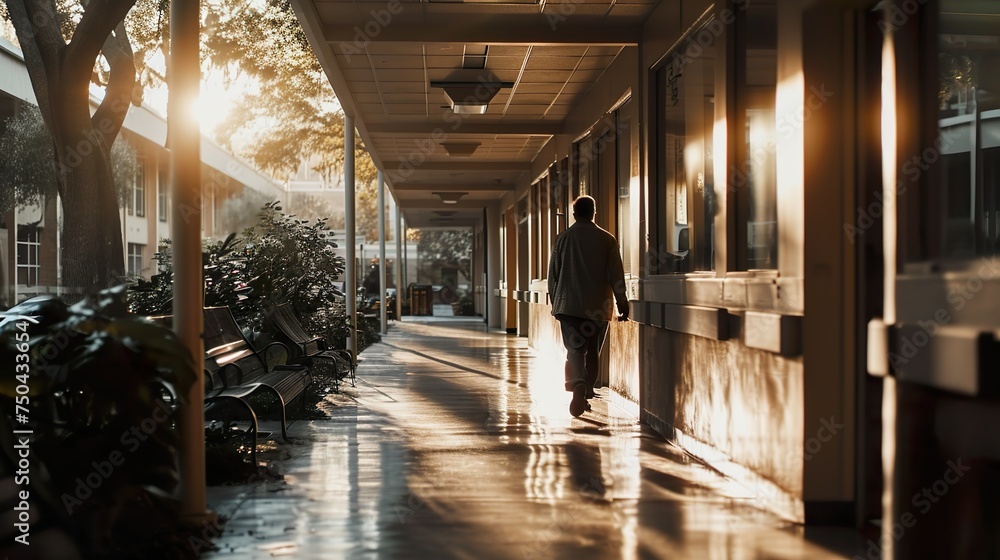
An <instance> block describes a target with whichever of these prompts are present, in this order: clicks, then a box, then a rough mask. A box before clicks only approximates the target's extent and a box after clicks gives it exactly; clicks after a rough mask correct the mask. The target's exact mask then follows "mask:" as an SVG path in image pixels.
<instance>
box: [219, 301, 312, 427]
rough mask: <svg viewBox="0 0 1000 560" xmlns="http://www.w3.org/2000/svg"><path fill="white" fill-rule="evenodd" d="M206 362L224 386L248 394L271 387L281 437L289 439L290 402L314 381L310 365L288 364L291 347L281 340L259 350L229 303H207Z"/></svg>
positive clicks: (234, 391) (247, 395)
mask: <svg viewBox="0 0 1000 560" xmlns="http://www.w3.org/2000/svg"><path fill="white" fill-rule="evenodd" d="M204 321H205V325H204V338H205V364H206V369H207V370H209V371H212V372H214V374H215V378H216V379H217V380H218V381H219V382H220V383H221V386H222V387H223V388H225V389H227V390H230V391H232V392H233V394H235V393H237V392H241V391H242V392H245V396H244V397H241V398H244V399H245V398H246V397H249V395H251V394H253V393H255V392H257V391H268V392H270V393H272V394H273V395H274V396H275V397H277V400H278V403H279V408H280V420H281V437H282V438H283V439H285V440H286V441H287V440H288V432H287V414H286V408H287V404H288V403H290V402H291V401H292V400H294V399H295V398H296V397H298V396H299V395H301V394H302V393H303V392H304V391H305V389H306V387H308V386H309V383H310V382H311V381H312V374H311V373H310V371H309V368H308V367H307V366H305V365H302V364H297V365H286V364H285V360H286V359H287V357H288V355H289V352H288V348H287V347H286V346H285V345H284V344H281V343H279V342H273V343H271V344H268V345H267V346H266V347H265V348H262V349H261V350H259V351H258V350H256V349H255V348H254V347H253V346H252V345H251V344H250V342H249V341H248V340H247V339H246V337H245V336H244V334H243V330H242V329H241V328H240V326H239V324H237V322H236V319H235V318H234V317H233V314H232V312H231V311H230V310H229V308H228V307H206V308H205V313H204Z"/></svg>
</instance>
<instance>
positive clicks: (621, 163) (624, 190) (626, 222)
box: [615, 103, 635, 274]
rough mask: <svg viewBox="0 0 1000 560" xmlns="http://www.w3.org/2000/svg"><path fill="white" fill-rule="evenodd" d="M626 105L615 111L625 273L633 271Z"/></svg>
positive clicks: (619, 212)
mask: <svg viewBox="0 0 1000 560" xmlns="http://www.w3.org/2000/svg"><path fill="white" fill-rule="evenodd" d="M629 106H630V104H629V103H626V104H625V105H623V106H622V107H621V108H619V109H618V110H617V111H615V121H616V125H615V137H616V138H615V139H616V147H617V152H618V153H617V156H616V157H617V159H616V166H615V167H616V170H617V183H618V204H617V207H618V216H617V221H618V235H617V237H618V246H619V247H621V251H622V264H623V265H624V267H625V273H626V274H628V273H629V272H631V271H632V252H631V250H630V248H631V247H632V237H633V235H634V234H633V233H632V230H633V228H634V227H635V226H634V224H632V218H631V217H632V182H631V179H632V132H631V123H630V122H629V118H628V116H626V115H627V114H628V113H627V112H628V107H629Z"/></svg>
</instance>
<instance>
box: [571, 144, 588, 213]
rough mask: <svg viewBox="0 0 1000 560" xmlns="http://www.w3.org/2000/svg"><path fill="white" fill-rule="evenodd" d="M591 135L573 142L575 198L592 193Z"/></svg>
mask: <svg viewBox="0 0 1000 560" xmlns="http://www.w3.org/2000/svg"><path fill="white" fill-rule="evenodd" d="M590 147H591V141H590V136H589V135H588V136H586V137H584V138H582V139H580V140H579V141H577V142H575V143H574V144H573V166H574V170H575V171H576V173H575V174H574V180H575V184H574V185H573V198H576V197H578V196H583V195H585V194H590V173H591V165H590V161H591V158H592V154H591V149H590Z"/></svg>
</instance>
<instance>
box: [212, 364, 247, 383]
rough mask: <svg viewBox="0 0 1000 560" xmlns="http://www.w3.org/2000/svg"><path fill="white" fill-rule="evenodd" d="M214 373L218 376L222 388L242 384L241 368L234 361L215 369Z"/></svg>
mask: <svg viewBox="0 0 1000 560" xmlns="http://www.w3.org/2000/svg"><path fill="white" fill-rule="evenodd" d="M215 375H216V376H217V377H218V379H219V381H220V382H221V384H222V387H223V388H228V387H235V386H237V385H242V384H243V368H241V367H240V366H238V365H236V364H235V363H229V364H226V365H224V366H222V367H220V368H219V369H217V370H216V371H215ZM234 381H235V382H234Z"/></svg>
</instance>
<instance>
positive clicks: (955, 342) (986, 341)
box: [886, 321, 1000, 397]
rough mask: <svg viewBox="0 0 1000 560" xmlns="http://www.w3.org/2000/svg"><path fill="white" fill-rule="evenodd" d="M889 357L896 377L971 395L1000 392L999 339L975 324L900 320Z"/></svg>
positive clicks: (891, 342)
mask: <svg viewBox="0 0 1000 560" xmlns="http://www.w3.org/2000/svg"><path fill="white" fill-rule="evenodd" d="M889 338H890V341H889V348H890V352H889V354H888V356H886V358H887V359H888V361H889V366H890V367H889V370H890V371H892V372H893V374H894V376H895V377H896V379H899V380H900V381H907V382H910V383H917V384H920V385H926V386H929V387H934V388H936V389H940V390H943V391H949V392H952V393H957V394H960V395H968V396H993V397H995V396H998V395H1000V373H998V371H997V366H998V364H1000V343H998V341H997V339H996V336H995V334H994V333H993V332H989V331H981V330H980V329H978V328H974V327H957V326H946V325H939V324H937V323H934V322H933V321H926V322H923V323H922V324H916V325H914V324H897V325H895V327H893V328H890V329H889Z"/></svg>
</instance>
